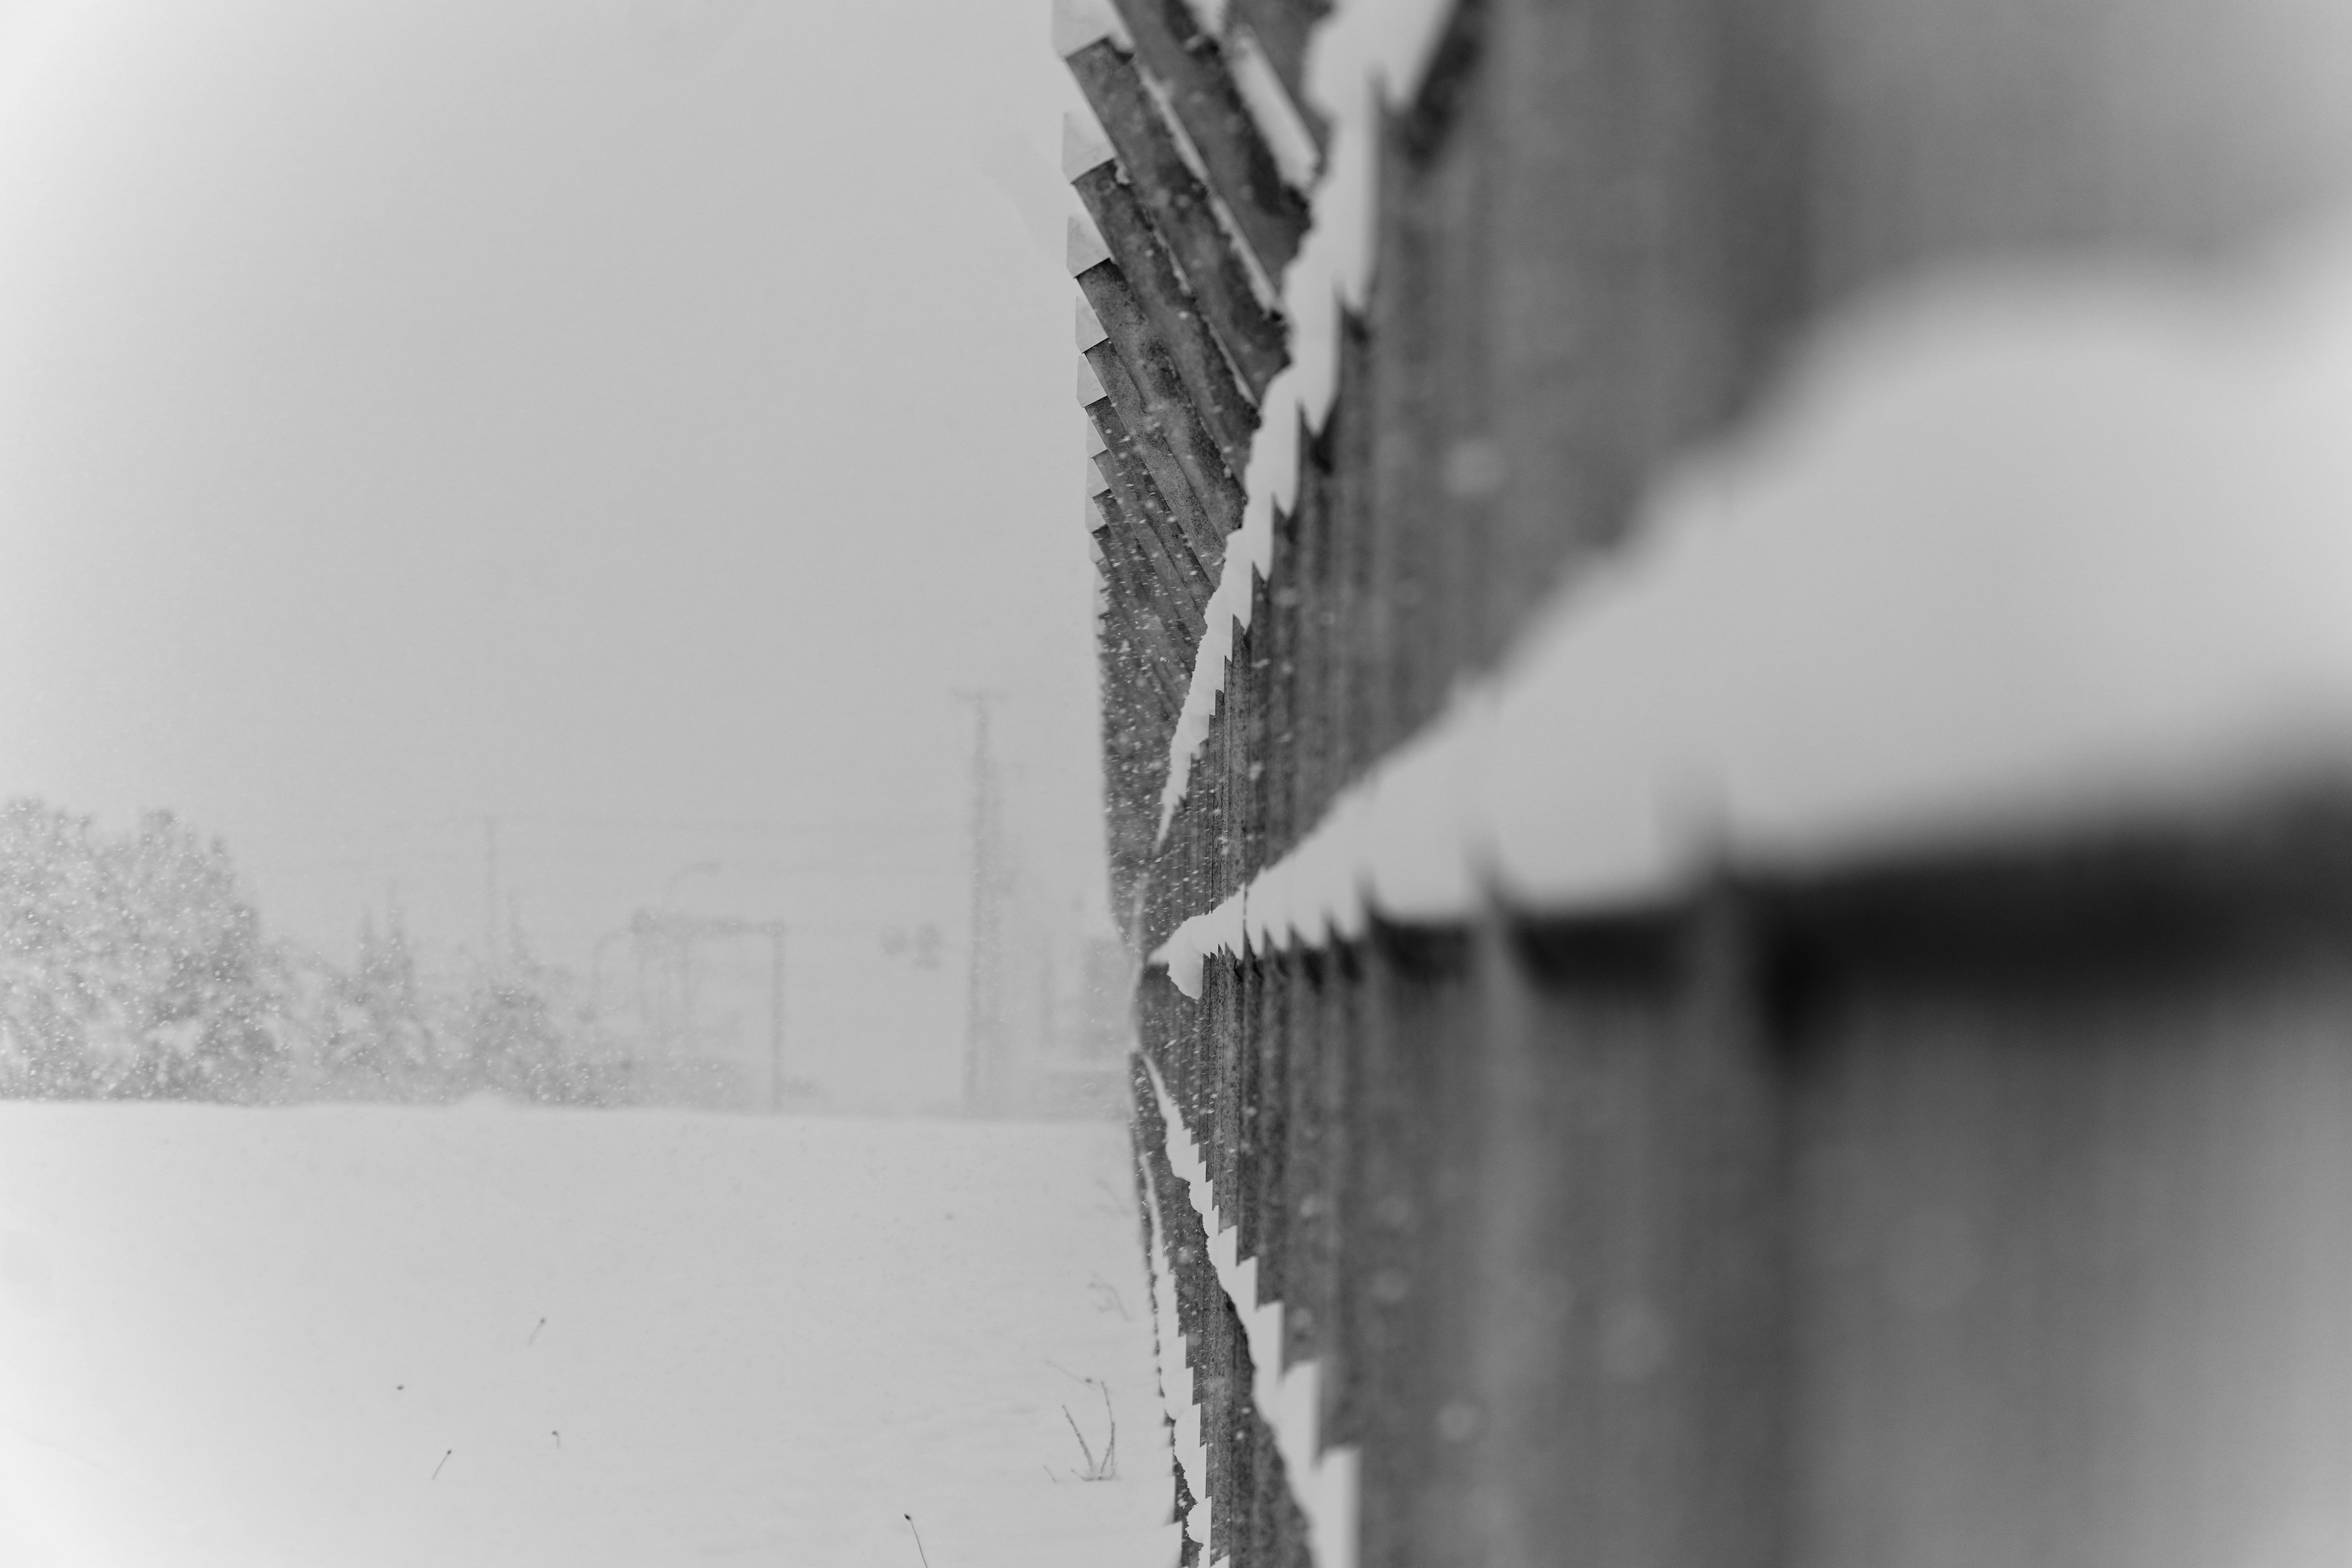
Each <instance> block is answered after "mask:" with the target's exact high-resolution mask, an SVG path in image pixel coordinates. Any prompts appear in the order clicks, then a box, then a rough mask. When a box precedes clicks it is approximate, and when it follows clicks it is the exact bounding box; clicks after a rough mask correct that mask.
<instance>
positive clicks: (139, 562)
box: [0, 0, 1100, 962]
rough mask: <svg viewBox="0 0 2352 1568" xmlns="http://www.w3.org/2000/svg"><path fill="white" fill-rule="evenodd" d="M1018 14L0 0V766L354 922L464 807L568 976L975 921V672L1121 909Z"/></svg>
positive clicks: (1029, 829) (933, 9) (451, 866)
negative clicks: (603, 937)
mask: <svg viewBox="0 0 2352 1568" xmlns="http://www.w3.org/2000/svg"><path fill="white" fill-rule="evenodd" d="M1045 11H1046V7H1045V4H1044V0H992V3H982V0H961V3H959V0H858V3H856V4H818V3H816V0H774V3H772V4H768V5H757V4H751V3H748V0H731V3H729V0H717V3H700V4H697V3H695V0H503V3H500V4H497V5H488V4H483V3H481V0H336V3H335V4H332V5H319V4H316V3H315V0H205V3H201V4H192V3H189V0H0V796H13V795H40V796H43V797H45V798H47V799H48V800H49V801H51V802H52V803H53V804H57V805H63V806H67V807H68V808H71V809H73V810H76V811H80V812H86V813H91V814H94V815H96V816H99V817H100V820H101V822H102V823H104V824H106V825H107V826H121V825H123V824H124V823H126V822H127V821H128V820H129V819H130V817H131V814H133V813H134V812H136V811H138V810H140V809H142V808H143V807H148V806H158V805H168V806H171V807H173V808H175V809H177V810H178V811H179V812H180V813H181V814H182V815H183V816H185V817H187V818H189V819H191V820H192V821H194V822H195V823H196V824H197V825H199V826H202V827H204V828H205V829H207V830H209V831H212V832H215V833H218V834H220V835H222V836H224V837H226V838H227V839H228V840H229V843H230V847H231V848H232V850H233V852H234V853H235V854H236V858H237V859H238V861H239V863H240V865H241V866H242V867H243V868H244V869H245V871H246V872H247V879H248V880H249V881H250V883H251V884H252V885H253V887H254V888H255V890H256V892H257V895H258V897H259V901H260V902H261V904H262V906H263V910H264V913H265V917H266V918H267V919H268V921H269V922H270V924H271V925H272V927H273V929H275V930H278V931H285V932H289V933H291V934H295V935H298V936H302V937H306V938H308V939H310V940H312V941H314V942H320V943H321V944H323V945H325V946H327V947H328V948H329V949H330V951H331V952H333V953H335V954H336V955H337V956H345V957H347V956H348V954H349V943H350V940H351V933H352V931H353V929H354V927H355V925H356V922H357V919H358V915H359V912H360V910H361V908H362V905H363V904H367V903H377V904H381V902H382V901H383V899H384V897H385V889H386V885H387V883H388V882H391V881H394V880H396V881H397V882H398V883H399V887H400V892H401V896H402V898H403V900H404V902H405V903H406V905H407V906H408V909H409V912H410V917H411V923H412V927H413V928H414V929H415V930H416V931H417V932H418V934H419V935H420V936H421V937H422V938H423V939H425V941H426V942H430V943H436V944H440V945H443V946H445V947H446V945H447V944H450V943H454V942H469V941H477V940H478V936H479V933H480V932H481V931H482V928H483V923H484V916H485V893H484V879H483V868H482V851H481V845H482V840H483V829H482V826H481V819H482V817H483V816H485V815H486V814H490V813H498V814H501V815H502V816H503V817H504V819H505V821H504V826H503V828H502V838H503V840H504V843H503V848H504V851H505V855H504V858H505V861H506V866H505V874H506V882H505V885H506V889H507V890H508V891H509V892H510V893H511V894H513V895H514V896H515V897H516V898H517V899H519V900H520V914H521V916H522V919H523V921H524V923H525V925H526V926H527V927H529V928H530V930H531V931H532V933H533V935H534V937H535V939H537V940H538V941H540V942H541V943H542V945H543V946H544V947H545V948H546V949H548V950H550V951H552V952H556V953H557V954H558V955H559V956H562V957H566V958H569V959H571V960H572V961H573V962H579V961H580V960H581V958H582V957H583V955H584V952H585V948H586V944H587V942H588V941H589V940H590V939H591V938H592V937H593V935H594V934H595V932H596V931H599V930H604V929H609V928H611V927H612V926H614V925H615V924H617V923H619V922H620V921H622V920H624V919H625V916H626V912H627V910H628V909H629V908H630V907H631V906H633V905H636V904H644V903H649V902H653V901H655V900H656V899H657V898H658V897H659V896H660V895H661V894H662V892H663V891H664V889H665V887H666V886H670V885H671V884H672V882H673V874H674V873H675V872H676V871H677V869H678V868H680V867H682V866H685V865H687V864H688V863H691V862H694V861H698V860H704V859H712V860H717V861H719V863H720V865H721V868H722V869H721V870H720V871H719V872H718V873H706V874H703V875H701V876H699V877H697V878H689V879H684V880H683V881H678V882H677V883H676V885H675V887H673V888H672V891H674V892H675V894H676V896H677V898H678V900H679V901H680V902H681V903H682V904H683V903H686V902H687V901H688V900H689V899H691V900H696V901H698V903H700V904H702V905H705V906H711V907H719V906H730V907H733V908H735V909H736V910H738V911H739V912H742V913H747V914H757V915H770V914H785V915H793V916H803V917H812V918H814V917H818V916H822V915H823V914H824V913H825V912H827V911H828V910H831V912H834V913H840V912H841V911H843V910H849V915H848V917H846V918H851V919H868V918H870V919H873V920H884V919H887V920H893V921H896V920H902V919H903V920H908V921H918V920H939V921H943V922H949V923H953V922H957V921H960V917H961V911H962V907H963V900H964V897H965V894H964V891H963V887H962V884H961V873H962V864H963V860H962V857H963V854H964V848H963V841H962V838H961V826H962V822H963V818H964V813H965V809H966V807H965V798H966V796H965V791H966V763H967V757H968V753H969V748H970V742H969V733H970V731H969V726H968V721H967V720H966V718H965V716H964V714H963V712H962V710H961V709H959V708H958V706H957V705H956V703H955V701H954V700H953V698H952V696H951V693H952V692H953V691H954V690H955V689H958V688H964V687H980V686H985V687H992V688H997V689H1003V691H1005V692H1006V693H1007V694H1008V695H1009V697H1010V699H1011V700H1010V704H1009V706H1008V708H1007V710H1006V713H1005V717H1004V719H1003V728H1004V729H1006V730H1007V731H1010V732H1011V733H1010V737H1009V738H1010V739H1011V741H1012V742H1013V748H1014V749H1017V750H1018V751H1019V752H1020V754H1021V756H1022V757H1023V758H1024V759H1025V762H1024V777H1023V778H1022V779H1021V780H1020V781H1019V784H1020V795H1021V799H1022V800H1023V801H1024V803H1025V804H1024V823H1023V824H1022V825H1021V826H1023V827H1024V830H1025V833H1026V837H1027V838H1028V841H1029V843H1030V845H1031V846H1032V848H1033V852H1034V854H1036V855H1037V856H1038V857H1040V858H1042V860H1043V861H1045V862H1047V863H1050V865H1051V866H1052V868H1053V870H1052V871H1051V873H1050V874H1049V875H1045V876H1043V877H1042V878H1041V879H1040V880H1041V882H1042V881H1050V882H1052V884H1053V886H1054V887H1055V889H1056V891H1055V898H1056V899H1057V900H1059V901H1060V903H1061V904H1063V905H1064V906H1066V907H1067V906H1071V905H1073V904H1074V903H1075V902H1076V900H1086V901H1087V903H1088V904H1089V906H1092V905H1094V904H1098V903H1099V900H1100V893H1099V889H1098V888H1097V883H1098V880H1099V878H1098V874H1097V871H1096V869H1095V868H1094V861H1093V857H1094V856H1095V855H1096V854H1097V853H1098V850H1097V829H1096V826H1095V806H1094V802H1095V800H1096V798H1097V791H1098V782H1097V763H1096V753H1095V748H1094V721H1093V718H1092V702H1093V673H1092V669H1093V656H1092V651H1091V644H1090V640H1089V636H1090V634H1089V626H1088V619H1087V617H1088V611H1089V591H1090V590H1089V580H1090V571H1091V569H1090V567H1089V565H1088V563H1087V550H1086V543H1085V538H1084V535H1083V531H1082V530H1081V526H1080V521H1079V518H1080V501H1079V473H1080V463H1079V456H1078V455H1079V452H1080V450H1081V448H1080V445H1079V442H1080V432H1081V423H1080V421H1081V416H1080V415H1079V414H1078V412H1077V410H1076V406H1075V405H1074V403H1073V400H1072V394H1071V383H1072V371H1073V361H1072V348H1071V340H1070V316H1071V304H1070V300H1071V287H1070V284H1069V282H1068V281H1067V279H1066V275H1065V274H1064V272H1063V271H1062V268H1061V265H1060V248H1061V242H1060V232H1059V228H1060V221H1061V219H1060V214H1061V213H1062V211H1063V210H1064V205H1063V204H1064V203H1065V202H1066V200H1067V195H1066V191H1065V190H1064V189H1063V187H1062V186H1061V183H1060V180H1059V177H1058V174H1057V171H1056V169H1055V148H1056V137H1057V134H1058V115H1059V112H1060V110H1061V107H1062V106H1063V104H1064V102H1066V101H1067V100H1068V99H1069V96H1070V90H1071V89H1069V88H1068V86H1067V84H1066V79H1065V77H1064V75H1063V72H1062V68H1061V66H1060V64H1059V62H1058V61H1056V60H1055V58H1053V55H1052V51H1051V49H1050V47H1048V45H1047V43H1046V39H1045V32H1046V15H1045ZM698 825H701V826H698ZM845 825H848V826H845ZM824 868H832V871H831V872H828V871H826V870H825V869H824ZM844 868H848V869H851V870H859V871H862V870H866V869H872V870H876V871H878V872H887V875H882V876H877V877H874V878H866V877H863V876H860V877H857V878H855V879H852V880H851V881H849V882H844V881H843V880H842V879H841V878H840V877H839V876H837V875H835V874H834V873H837V872H839V871H841V870H843V869H844ZM829 877H830V879H828V878H829ZM853 895H854V896H853ZM860 900H862V902H861V901H860ZM853 904H854V905H856V906H857V907H856V909H852V908H851V906H852V905H853ZM860 911H862V912H860Z"/></svg>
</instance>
